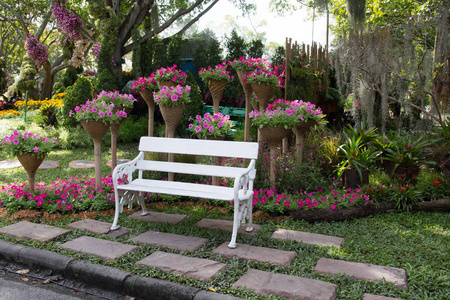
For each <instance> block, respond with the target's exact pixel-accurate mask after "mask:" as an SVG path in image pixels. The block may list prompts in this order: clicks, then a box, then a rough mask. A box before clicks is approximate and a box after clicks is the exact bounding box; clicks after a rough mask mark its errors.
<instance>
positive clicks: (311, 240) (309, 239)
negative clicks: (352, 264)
mask: <svg viewBox="0 0 450 300" xmlns="http://www.w3.org/2000/svg"><path fill="white" fill-rule="evenodd" d="M271 238H273V239H283V240H293V241H297V242H302V243H305V244H311V245H318V246H333V247H337V248H341V245H342V243H343V242H344V238H341V237H335V236H329V235H323V234H317V233H309V232H302V231H296V230H286V229H277V230H276V231H275V232H274V233H273V234H272V236H271Z"/></svg>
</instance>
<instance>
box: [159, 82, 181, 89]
mask: <svg viewBox="0 0 450 300" xmlns="http://www.w3.org/2000/svg"><path fill="white" fill-rule="evenodd" d="M156 84H157V85H158V88H159V89H160V90H161V89H162V88H163V86H167V87H168V88H171V87H176V86H177V83H175V82H173V81H170V80H166V81H158V82H157V83H156Z"/></svg>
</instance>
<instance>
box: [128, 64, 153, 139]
mask: <svg viewBox="0 0 450 300" xmlns="http://www.w3.org/2000/svg"><path fill="white" fill-rule="evenodd" d="M132 90H133V91H135V92H138V93H139V94H141V96H142V98H143V99H144V101H145V103H147V107H148V136H153V123H154V121H155V100H153V92H154V91H157V90H158V84H157V82H156V79H155V75H154V73H152V74H151V75H150V76H149V77H139V78H138V79H137V80H134V81H133V87H132Z"/></svg>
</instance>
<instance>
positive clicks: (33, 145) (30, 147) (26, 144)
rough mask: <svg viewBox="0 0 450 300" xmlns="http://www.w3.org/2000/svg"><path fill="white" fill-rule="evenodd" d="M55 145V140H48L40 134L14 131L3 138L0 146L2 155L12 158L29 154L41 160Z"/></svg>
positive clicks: (56, 142)
mask: <svg viewBox="0 0 450 300" xmlns="http://www.w3.org/2000/svg"><path fill="white" fill-rule="evenodd" d="M57 144H58V141H57V140H56V139H48V138H47V137H45V136H41V135H40V134H35V133H31V132H27V131H25V132H20V131H17V130H15V131H14V132H13V133H12V134H11V135H9V136H5V137H4V138H3V139H2V141H1V144H0V145H1V148H2V150H3V151H4V153H8V154H10V155H12V156H16V155H21V154H25V153H31V154H34V155H35V156H36V157H37V158H42V157H45V156H46V155H47V153H48V152H50V151H51V150H52V149H53V148H55V146H56V145H57Z"/></svg>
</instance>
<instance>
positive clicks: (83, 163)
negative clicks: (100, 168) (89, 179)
mask: <svg viewBox="0 0 450 300" xmlns="http://www.w3.org/2000/svg"><path fill="white" fill-rule="evenodd" d="M69 167H71V168H74V169H91V168H95V162H94V161H93V160H74V161H71V162H70V163H69Z"/></svg>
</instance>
